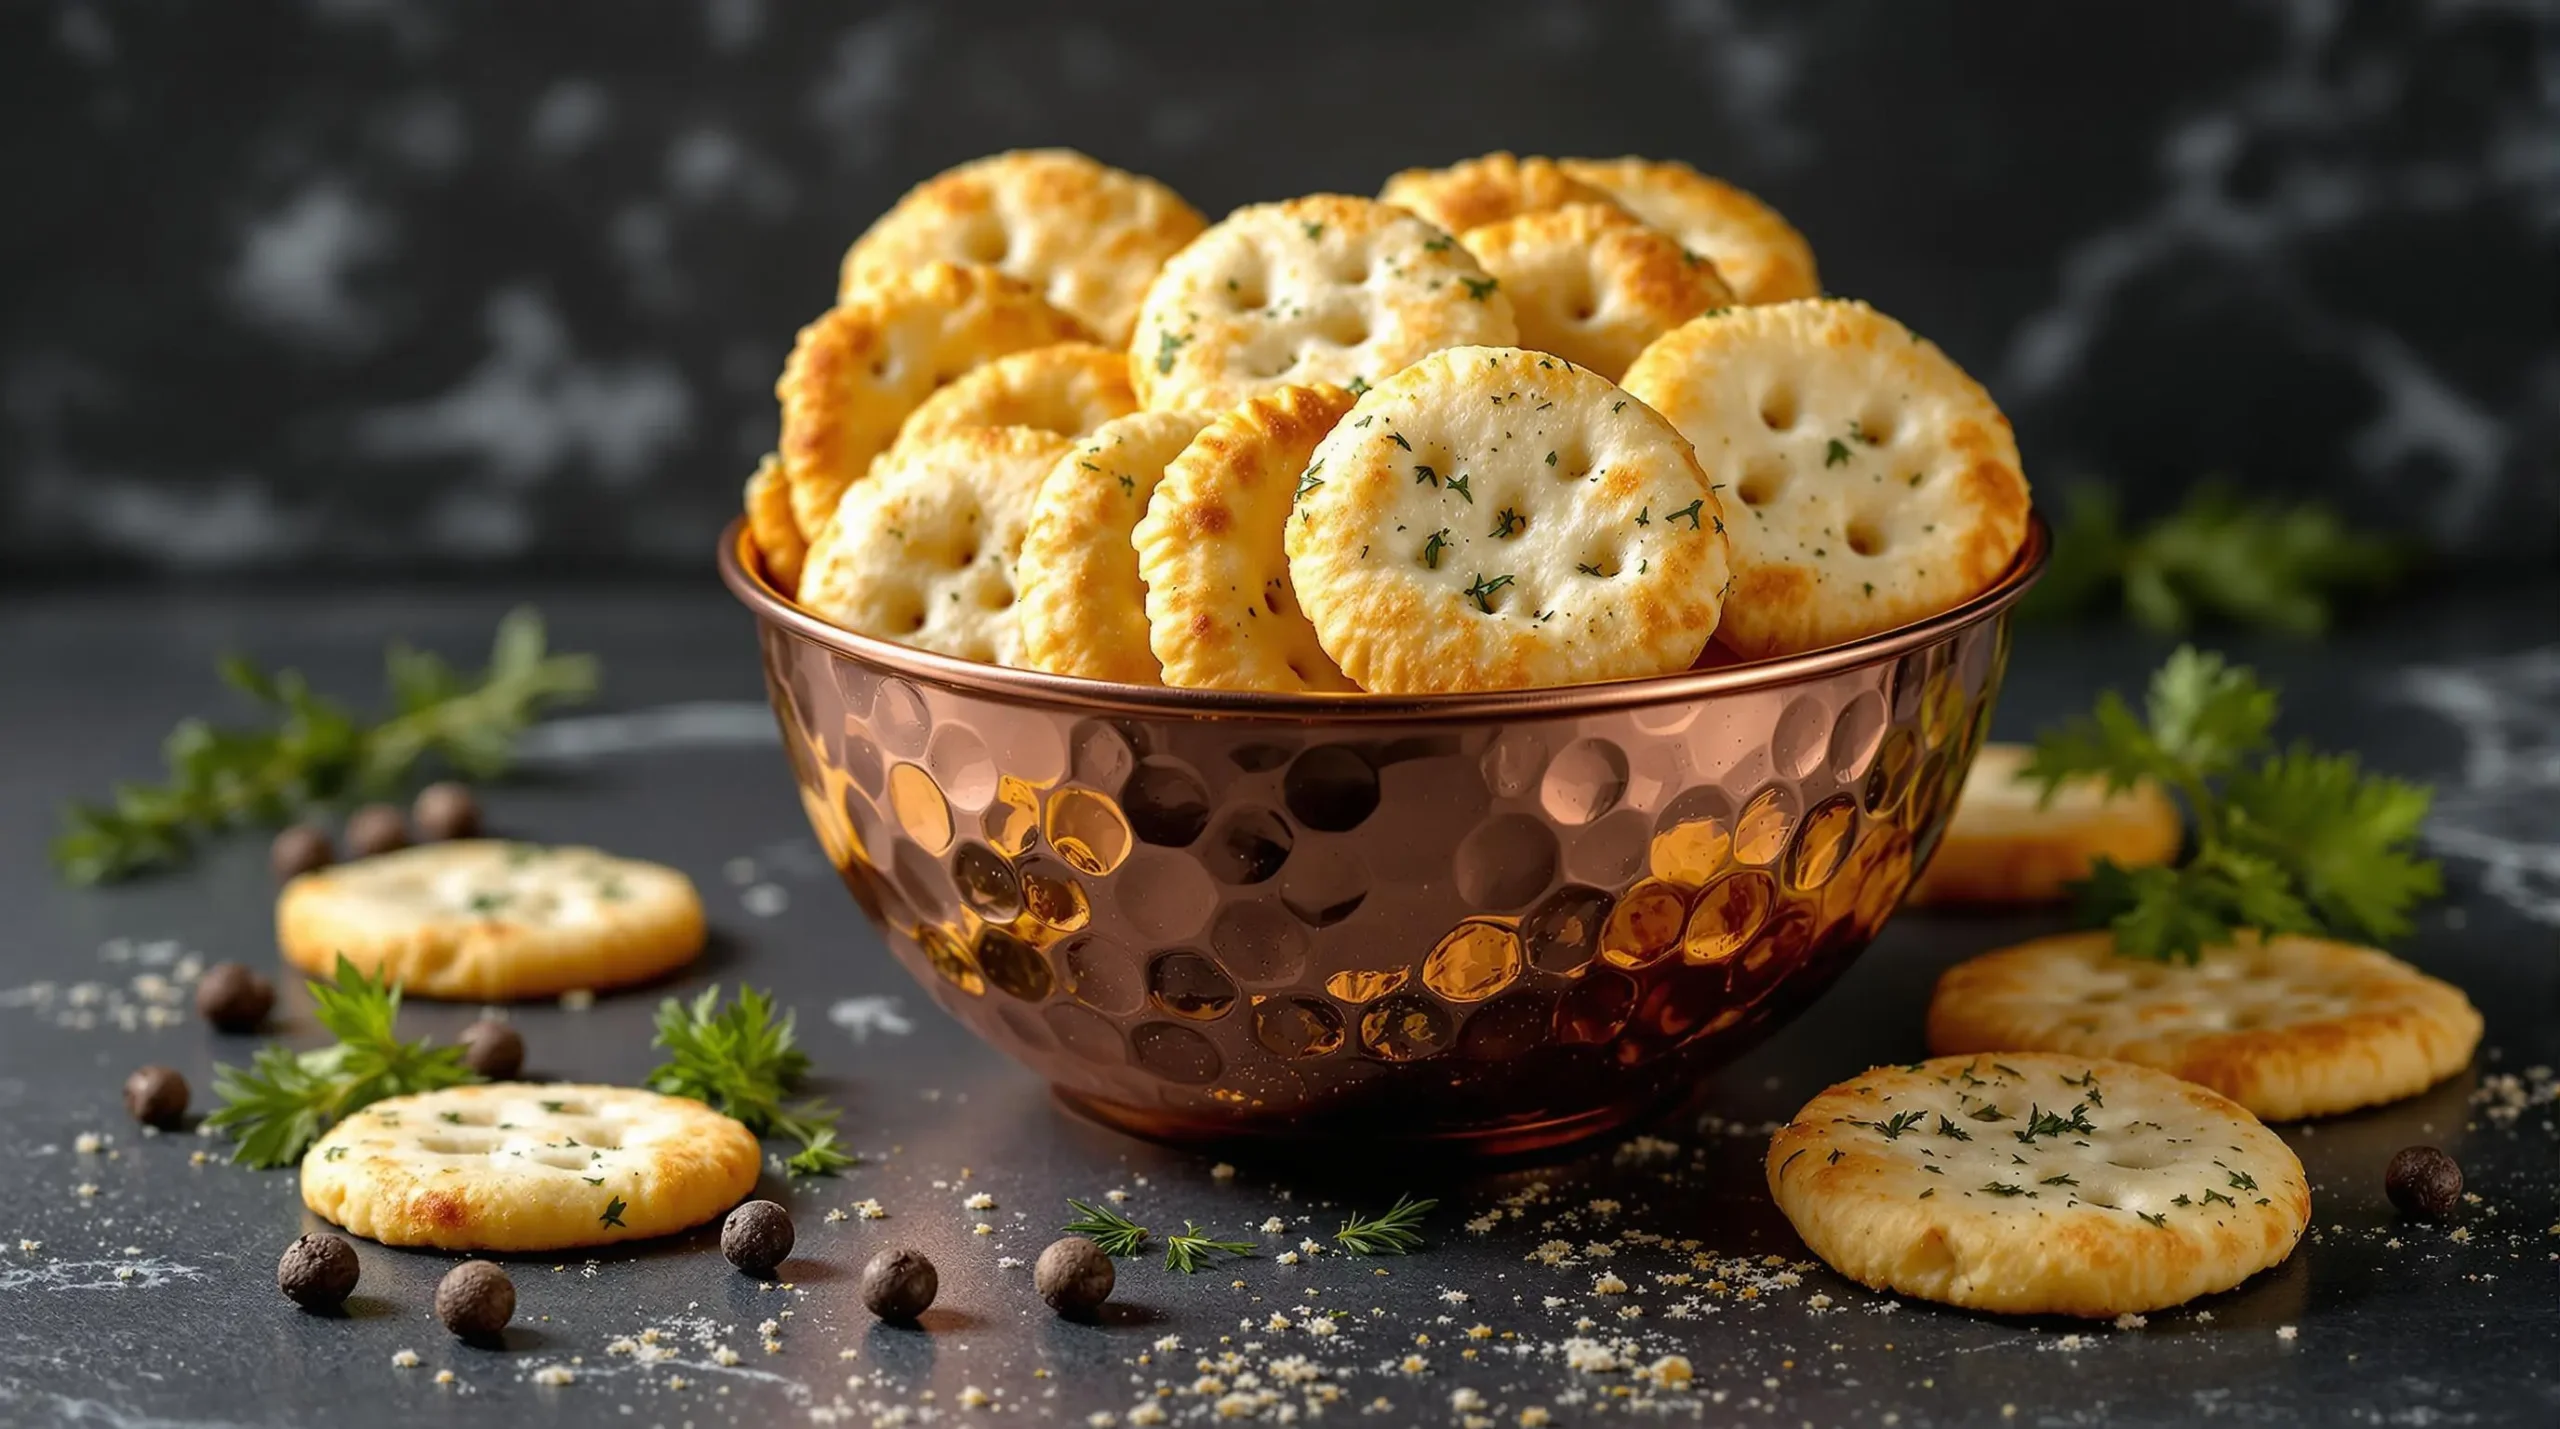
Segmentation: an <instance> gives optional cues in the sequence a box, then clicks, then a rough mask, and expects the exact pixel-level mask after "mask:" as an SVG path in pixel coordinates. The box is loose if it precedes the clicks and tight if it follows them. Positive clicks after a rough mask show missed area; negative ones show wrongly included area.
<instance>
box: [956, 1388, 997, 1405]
mask: <svg viewBox="0 0 2560 1429" xmlns="http://www.w3.org/2000/svg"><path fill="white" fill-rule="evenodd" d="M993 1403H995V1398H994V1396H992V1395H990V1394H988V1393H987V1392H986V1391H985V1390H983V1389H980V1388H978V1387H977V1386H976V1385H974V1384H972V1385H964V1386H962V1388H961V1390H960V1407H961V1408H963V1409H984V1408H986V1407H987V1406H988V1405H990V1404H993Z"/></svg>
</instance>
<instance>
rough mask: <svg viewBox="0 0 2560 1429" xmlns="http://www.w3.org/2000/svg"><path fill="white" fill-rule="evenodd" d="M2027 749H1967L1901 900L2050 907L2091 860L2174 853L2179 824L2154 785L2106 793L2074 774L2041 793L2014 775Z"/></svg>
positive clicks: (2138, 859)
mask: <svg viewBox="0 0 2560 1429" xmlns="http://www.w3.org/2000/svg"><path fill="white" fill-rule="evenodd" d="M2033 752H2034V751H2032V750H2031V749H2029V748H2028V747H2027V746H2026V745H2023V744H1986V745H1984V746H1982V749H1981V751H1980V752H1979V753H1977V754H1975V755H1974V757H1973V767H1972V768H1971V769H1970V770H1968V771H1967V772H1966V774H1965V779H1964V792H1963V793H1961V794H1959V795H1958V796H1957V798H1956V809H1955V815H1954V817H1952V818H1950V819H1949V820H1948V821H1947V831H1946V833H1945V834H1944V835H1942V836H1941V837H1940V838H1939V840H1938V851H1937V853H1936V854H1935V855H1933V856H1932V857H1931V858H1930V860H1929V867H1928V870H1927V871H1926V872H1924V873H1922V874H1921V875H1920V878H1919V881H1918V882H1916V883H1914V884H1912V885H1911V892H1910V895H1909V896H1908V898H1907V899H1906V900H1905V901H1906V902H1908V903H1910V904H1912V905H1914V906H1921V905H1927V904H1960V905H1975V906H2008V905H2015V904H2026V903H2058V902H2060V901H2062V900H2064V899H2066V898H2069V897H2070V896H2071V884H2072V883H2073V882H2075V881H2076V880H2079V879H2083V878H2086V877H2088V876H2089V870H2090V869H2091V868H2092V867H2094V866H2095V865H2096V863H2097V861H2098V860H2099V859H2101V858H2104V859H2110V860H2112V861H2114V863H2115V864H2116V865H2117V866H2118V867H2121V868H2147V867H2150V866H2152V865H2155V864H2164V863H2168V862H2170V861H2171V860H2173V859H2175V858H2176V857H2177V856H2178V846H2179V843H2180V841H2181V840H2182V839H2183V837H2184V833H2185V830H2184V827H2183V826H2182V825H2181V823H2180V822H2179V819H2178V806H2177V805H2176V804H2175V803H2173V802H2171V801H2170V798H2169V795H2168V793H2167V791H2165V790H2163V789H2162V788H2161V787H2160V785H2159V783H2158V781H2156V780H2150V779H2145V780H2143V781H2141V782H2140V783H2138V784H2136V785H2134V786H2133V787H2132V788H2129V789H2120V790H2110V789H2108V787H2107V783H2106V781H2105V780H2104V779H2098V778H2087V777H2084V778H2078V779H2072V780H2068V781H2066V782H2064V783H2063V784H2062V785H2061V786H2060V787H2059V788H2057V789H2055V790H2054V792H2053V796H2052V797H2051V798H2045V797H2043V795H2042V794H2041V793H2040V792H2039V789H2038V786H2037V785H2036V784H2034V783H2032V782H2030V781H2028V780H2026V779H2023V778H2021V777H2020V775H2021V774H2022V773H2023V772H2024V771H2025V769H2026V766H2027V760H2028V757H2029V756H2030V755H2031V754H2032V753H2033Z"/></svg>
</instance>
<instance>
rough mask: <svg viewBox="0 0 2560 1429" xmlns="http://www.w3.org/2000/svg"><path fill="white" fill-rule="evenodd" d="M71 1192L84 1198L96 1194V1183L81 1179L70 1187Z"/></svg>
mask: <svg viewBox="0 0 2560 1429" xmlns="http://www.w3.org/2000/svg"><path fill="white" fill-rule="evenodd" d="M71 1194H73V1195H75V1196H78V1197H80V1198H82V1199H83V1200H86V1199H88V1198H89V1197H91V1196H95V1195H97V1194H98V1183H97V1182H95V1181H83V1182H81V1183H80V1184H79V1185H77V1186H74V1187H72V1188H71Z"/></svg>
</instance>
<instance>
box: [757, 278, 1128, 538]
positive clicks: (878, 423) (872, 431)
mask: <svg viewBox="0 0 2560 1429" xmlns="http://www.w3.org/2000/svg"><path fill="white" fill-rule="evenodd" d="M1087 336H1089V334H1087V333H1086V332H1085V330H1084V326H1083V324H1081V323H1079V322H1077V321H1076V320H1075V319H1074V318H1072V317H1069V316H1067V315H1066V314H1065V313H1062V312H1060V311H1058V310H1057V309H1055V308H1053V307H1050V306H1049V305H1048V304H1047V303H1045V302H1042V301H1041V299H1040V295H1039V294H1038V293H1036V292H1034V291H1032V290H1031V289H1030V288H1029V287H1028V286H1026V285H1024V284H1023V283H1021V282H1019V281H1018V280H1016V279H1013V278H1008V277H1006V276H1005V275H1003V274H1002V273H999V272H997V271H995V270H994V269H992V268H964V267H961V266H959V265H957V264H952V263H928V264H926V265H925V266H923V267H921V268H917V269H915V270H913V271H911V272H907V273H904V274H901V275H899V276H898V277H897V278H895V279H893V280H889V281H885V282H883V283H882V284H880V285H879V286H877V287H873V288H868V289H865V290H864V291H863V292H862V293H860V294H858V295H856V296H855V297H853V298H851V299H849V300H847V301H844V302H841V303H838V304H837V305H836V306H835V307H834V308H833V309H831V310H829V311H828V312H826V313H825V314H823V315H821V316H820V317H819V318H818V320H817V321H815V322H813V323H811V324H809V325H808V326H807V327H804V328H802V329H801V330H800V337H799V340H798V341H797V342H796V343H794V344H793V345H792V348H791V357H790V359H789V360H788V361H787V362H785V363H784V364H783V368H782V379H781V380H780V381H779V382H777V383H776V384H774V395H775V396H777V397H779V398H780V399H781V400H782V439H781V446H782V467H783V474H784V476H785V477H786V479H787V480H788V481H789V482H790V486H791V514H792V516H793V518H794V519H795V520H797V521H798V522H799V523H800V534H801V535H802V536H804V537H806V538H807V539H809V540H810V541H812V542H814V541H816V540H817V539H818V535H819V532H820V531H822V530H823V529H824V528H825V526H826V524H827V520H828V518H830V517H832V516H834V515H835V510H836V503H837V501H839V500H840V499H842V497H843V496H844V492H845V488H846V487H848V486H851V485H852V484H853V483H854V482H855V480H856V479H858V478H860V477H861V476H862V475H863V474H864V472H866V471H867V470H869V468H870V466H871V460H872V458H874V457H876V456H878V455H879V454H880V453H881V451H882V450H884V449H885V448H886V447H887V446H888V445H889V442H890V439H891V438H893V437H895V436H896V435H897V433H898V427H899V425H900V424H901V423H903V422H905V421H906V419H907V417H908V415H909V414H910V413H912V412H914V411H915V409H916V408H917V406H918V405H919V404H921V403H922V402H923V401H924V400H925V398H927V397H929V396H931V395H932V394H933V392H934V390H935V389H936V388H939V387H941V386H943V385H944V384H945V383H948V382H950V381H951V380H952V379H954V378H956V377H958V376H960V375H961V374H962V373H964V372H967V371H968V370H969V369H970V368H973V367H975V366H977V365H978V364H979V363H982V362H985V361H987V360H988V359H990V358H995V357H1001V356H1003V355H1004V354H1006V353H1008V352H1019V351H1021V350H1022V349H1024V348H1027V347H1045V346H1047V345H1049V344H1050V343H1056V342H1072V341H1075V340H1077V339H1080V338H1084V337H1087Z"/></svg>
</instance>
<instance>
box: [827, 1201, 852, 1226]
mask: <svg viewBox="0 0 2560 1429" xmlns="http://www.w3.org/2000/svg"><path fill="white" fill-rule="evenodd" d="M850 1219H852V1218H851V1217H849V1216H847V1215H846V1214H845V1213H844V1207H842V1206H829V1207H827V1214H826V1222H827V1224H829V1225H834V1224H835V1223H836V1222H838V1221H842V1220H850Z"/></svg>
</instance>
